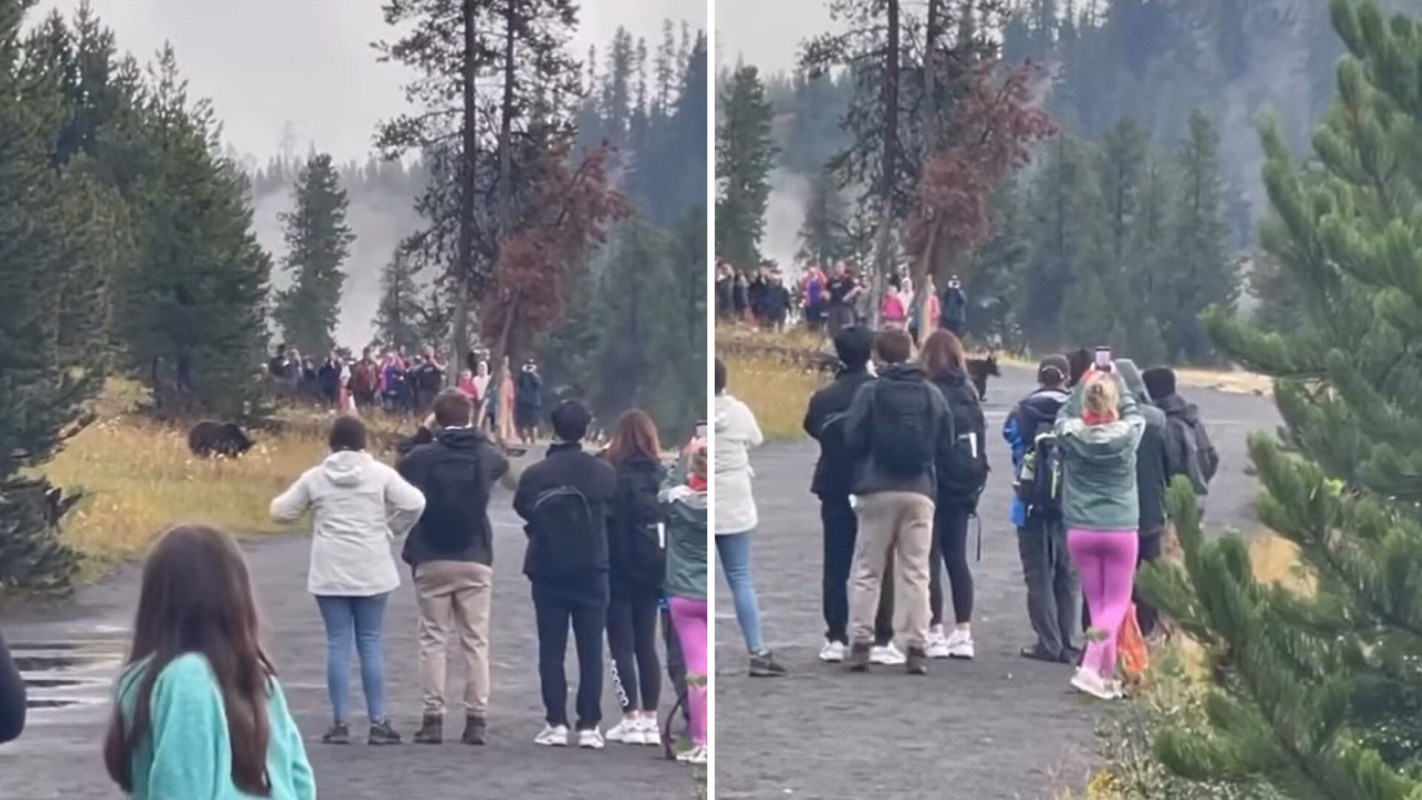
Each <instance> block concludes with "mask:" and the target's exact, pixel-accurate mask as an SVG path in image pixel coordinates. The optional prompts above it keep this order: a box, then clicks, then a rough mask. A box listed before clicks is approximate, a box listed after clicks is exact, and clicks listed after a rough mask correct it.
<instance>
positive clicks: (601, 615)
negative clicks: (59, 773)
mask: <svg viewBox="0 0 1422 800" xmlns="http://www.w3.org/2000/svg"><path fill="white" fill-rule="evenodd" d="M429 405H430V408H431V415H430V417H429V419H428V420H427V421H426V423H425V425H426V426H427V428H428V429H429V430H430V431H431V433H432V437H430V441H428V442H427V443H425V444H421V445H419V446H417V447H415V448H414V449H413V450H411V451H409V452H408V453H406V454H405V455H404V456H403V457H402V458H401V459H400V460H399V462H398V463H397V464H396V466H394V467H391V466H387V465H386V464H384V463H382V462H381V461H380V460H378V459H377V458H376V457H375V456H374V455H373V454H372V453H371V451H370V447H369V442H368V438H367V437H368V433H367V429H366V427H365V424H364V423H363V422H362V421H361V420H360V419H359V418H358V417H355V416H352V415H339V416H338V417H337V418H336V419H335V420H334V422H333V424H332V425H331V428H330V434H329V442H328V445H329V454H328V455H327V456H326V457H325V458H324V460H322V462H321V463H320V464H318V465H316V466H314V467H312V468H311V469H310V470H308V471H307V472H306V473H305V474H303V475H302V476H301V477H300V478H299V479H298V480H296V482H295V483H293V484H292V485H291V486H290V487H289V488H287V489H286V490H285V491H283V492H282V493H281V494H280V495H279V496H278V497H276V498H275V499H273V500H272V501H271V508H270V513H271V516H272V517H273V518H274V519H275V520H278V521H280V522H287V523H289V522H295V521H297V520H299V519H303V518H305V517H306V515H307V514H308V513H310V514H311V515H312V516H311V519H312V526H313V527H312V537H311V550H310V564H309V568H308V571H307V585H306V588H307V590H308V591H309V592H310V593H311V594H312V595H313V597H314V599H315V602H316V605H317V608H318V609H319V611H320V615H321V618H322V620H323V624H324V627H325V632H326V645H327V646H326V688H327V692H328V696H329V702H330V713H331V716H330V719H331V722H330V725H329V726H328V727H327V729H326V730H325V731H324V733H323V734H322V735H321V737H320V741H321V742H323V743H325V744H330V745H345V744H348V743H350V742H351V741H352V740H353V738H354V737H353V735H352V723H353V721H354V717H355V713H354V712H353V710H352V709H351V707H350V699H349V695H350V692H351V687H350V677H349V673H350V665H351V654H352V651H354V652H355V654H356V657H357V659H358V662H359V668H360V675H361V685H362V687H363V689H364V699H365V712H366V714H365V716H366V719H367V721H368V728H367V731H366V742H367V743H368V744H370V745H398V744H400V743H402V742H403V741H404V737H403V735H402V734H401V733H400V732H399V731H398V730H397V729H396V726H395V725H394V724H393V723H392V722H391V716H390V709H389V707H388V704H387V701H386V695H385V676H386V658H387V653H386V648H385V642H384V631H385V621H386V619H385V618H386V610H387V605H388V603H389V601H390V598H391V596H392V594H393V593H394V592H395V591H397V590H398V589H399V587H400V584H401V583H402V579H401V573H402V571H403V570H402V569H401V567H400V565H399V564H398V563H397V561H396V558H395V553H394V550H393V545H394V544H396V543H397V542H400V541H401V540H403V545H402V547H401V549H400V558H401V560H403V562H404V564H405V567H406V568H407V569H408V570H409V572H408V574H409V575H410V576H411V577H412V579H413V583H414V593H415V596H416V598H417V602H418V607H419V623H418V626H419V628H418V644H419V647H418V652H416V653H409V654H404V655H403V656H400V657H399V658H400V660H401V662H402V663H407V664H408V665H409V666H410V668H412V669H417V670H418V674H419V677H420V683H421V686H422V689H423V703H422V705H423V708H422V715H421V724H420V727H419V729H418V730H417V731H416V732H415V733H414V734H413V737H412V738H413V741H414V742H415V743H417V744H423V745H437V744H441V743H442V742H443V741H444V736H445V730H446V716H447V715H450V714H458V715H459V716H460V717H462V728H461V732H460V734H459V740H460V741H461V742H462V743H464V744H467V745H483V744H485V742H486V741H488V726H489V717H488V714H489V709H490V706H491V702H492V700H491V688H490V664H491V657H492V656H491V649H492V648H493V645H491V637H490V630H491V619H492V616H493V614H494V613H495V612H494V611H493V609H492V605H491V600H492V597H493V549H494V547H493V542H494V537H493V531H492V526H491V523H490V519H489V505H490V502H491V496H492V490H493V488H494V485H495V484H496V483H503V484H505V485H507V486H509V487H510V488H513V489H514V495H513V509H514V511H515V512H516V513H517V514H518V515H519V516H520V517H521V518H522V519H523V521H524V523H525V526H524V531H525V533H526V535H527V539H528V544H527V549H526V553H525V556H524V560H523V573H524V574H525V575H526V576H527V578H528V580H529V584H530V588H531V594H532V606H533V617H534V625H535V627H536V633H537V640H538V648H537V653H536V654H535V653H528V654H526V655H527V656H528V657H530V658H536V661H537V672H538V675H539V681H540V684H541V687H542V698H543V705H544V712H545V713H544V721H543V724H542V726H541V728H540V729H539V730H538V731H537V733H536V734H535V735H534V736H533V737H532V740H533V741H534V742H535V743H537V744H539V745H545V746H550V747H561V746H570V745H571V746H577V747H580V748H585V749H592V750H597V749H601V748H603V747H604V746H605V742H607V741H614V742H621V743H624V744H628V745H657V746H663V747H664V748H665V749H666V751H667V753H668V754H669V755H671V754H672V739H671V737H670V735H669V733H668V734H667V735H665V736H664V726H663V724H662V723H661V721H660V720H659V714H658V710H659V709H660V708H662V692H661V685H662V669H663V667H662V661H663V659H662V656H661V654H660V653H659V648H664V649H665V651H666V655H665V662H666V671H667V673H666V674H667V677H668V678H669V679H670V680H671V681H672V683H673V685H674V686H675V687H676V692H677V695H678V697H679V698H680V700H679V703H678V705H679V706H680V707H681V708H682V709H683V717H684V718H685V720H686V723H687V739H686V745H685V748H684V749H682V750H681V752H680V753H679V754H677V755H676V758H677V759H678V760H680V761H683V762H688V763H694V764H705V763H706V762H707V757H708V752H707V738H706V732H707V718H706V709H707V691H708V686H707V680H706V678H707V652H708V639H707V607H706V576H707V553H706V539H707V532H706V527H707V510H708V509H707V481H708V475H709V472H708V462H707V458H708V455H707V449H708V448H707V442H706V439H705V433H704V429H701V428H698V431H697V434H696V435H695V436H693V437H690V441H689V443H688V444H687V445H686V446H685V448H684V449H683V450H682V452H681V454H680V456H679V457H678V458H677V459H676V461H675V463H674V464H672V465H670V466H668V465H666V464H665V463H664V462H663V454H662V450H661V445H660V442H659V441H658V436H657V429H656V426H655V425H654V424H653V422H652V420H651V418H650V417H648V416H647V415H646V414H645V413H643V412H641V411H635V410H634V411H630V412H628V413H626V414H625V415H623V417H622V418H621V419H620V420H619V422H618V424H617V426H616V430H615V433H614V435H613V437H612V441H611V443H610V445H609V446H608V447H607V448H606V449H605V450H604V451H603V452H601V453H598V454H594V453H591V452H588V451H587V450H586V448H585V446H584V438H585V436H586V435H587V432H588V429H589V427H590V424H591V422H592V417H591V414H590V412H589V411H588V409H587V407H586V406H584V405H583V404H582V403H581V402H579V401H576V400H565V401H563V402H561V403H559V404H558V405H557V406H556V407H555V408H554V409H553V410H552V412H551V414H550V415H549V421H550V423H551V428H552V432H553V436H554V443H553V444H552V445H551V446H550V447H549V448H548V452H547V455H546V456H545V457H544V458H543V459H542V460H541V461H538V462H537V463H535V464H533V465H531V466H529V467H528V468H527V469H526V470H524V471H523V472H522V474H521V475H515V474H514V472H513V471H512V470H511V468H510V464H509V462H508V460H507V459H506V458H505V457H504V455H503V453H502V452H501V450H500V449H499V448H498V447H497V446H496V445H495V444H494V443H493V441H492V440H491V439H490V438H489V437H488V436H487V435H486V434H485V433H484V432H483V431H481V430H480V429H479V428H478V426H477V425H476V418H477V413H476V404H475V403H474V401H473V399H472V398H471V397H470V396H469V395H468V394H467V393H466V392H464V391H461V390H459V389H453V388H451V389H443V390H440V391H439V392H437V393H436V394H435V395H434V396H433V397H432V398H431V399H430V404H429ZM254 595H255V591H254V588H253V582H252V576H251V575H250V573H249V570H248V565H247V562H246V559H245V558H244V556H243V554H242V551H241V549H240V547H239V546H238V544H237V542H236V540H235V539H234V538H233V537H232V536H231V535H229V534H227V533H225V532H223V531H220V530H216V529H213V528H210V527H205V526H192V525H188V526H179V527H175V528H172V529H170V530H169V531H167V532H166V533H164V534H163V535H162V537H161V538H160V539H159V540H158V542H157V543H156V545H155V546H154V547H153V548H152V550H151V552H150V553H149V555H148V557H147V559H146V562H145V564H144V568H143V573H142V579H141V588H140V591H139V599H138V607H137V610H136V614H135V617H134V629H133V640H132V647H131V649H130V651H129V654H128V657H127V658H126V660H125V665H124V668H123V670H122V672H121V674H120V676H119V677H118V680H117V683H116V685H115V690H114V705H113V709H112V714H111V720H110V724H109V728H108V734H107V738H106V740H105V744H104V748H103V753H104V761H105V764H106V767H107V770H108V773H109V775H110V776H111V778H112V779H113V781H114V782H115V783H116V784H117V785H118V786H119V787H120V788H121V789H122V790H123V791H124V792H125V793H126V794H127V795H129V796H134V797H146V798H198V797H234V798H235V797H239V796H240V797H281V798H293V799H296V800H301V799H305V798H314V797H315V796H316V778H315V776H314V774H313V771H312V767H311V765H310V762H309V761H308V759H307V756H306V745H305V742H306V740H307V738H306V736H305V735H304V733H303V732H302V731H301V730H300V728H299V727H298V726H297V724H296V722H295V720H294V719H293V715H292V713H291V709H290V707H289V705H288V702H287V698H286V695H285V694H284V692H283V689H282V685H281V682H280V681H279V680H278V679H277V670H276V668H275V666H274V662H273V660H272V658H271V657H270V654H269V653H270V651H269V650H268V649H267V648H266V647H265V645H264V643H263V638H264V637H263V631H262V630H261V627H260V625H259V619H258V613H257V602H256V599H255V596H254ZM659 627H660V628H661V629H662V630H663V636H662V637H659V636H658V628H659ZM570 629H571V631H572V636H573V640H574V648H575V650H576V653H577V659H578V673H579V675H578V688H577V693H576V699H575V702H574V716H570V715H569V713H568V708H567V704H568V697H567V693H568V684H567V679H566V676H565V674H564V659H565V655H566V650H567V645H568V635H569V630H570ZM604 637H606V641H607V644H608V647H609V648H610V650H611V653H612V659H613V665H614V666H613V670H612V678H613V683H614V686H615V689H616V696H617V697H618V699H619V702H620V705H621V719H620V720H619V721H618V722H617V723H616V724H615V725H614V726H613V727H611V728H610V729H609V730H607V731H606V733H604V732H603V731H602V728H601V723H602V720H603V711H602V693H603V688H604V679H603V678H604V667H603V658H604V656H603V652H604V651H603V641H604ZM451 649H452V650H455V651H456V652H457V653H458V654H459V656H460V658H461V659H462V661H463V662H464V666H465V674H466V676H467V677H466V684H465V686H464V688H463V692H462V695H461V701H462V702H459V703H458V704H453V703H451V702H449V701H448V700H447V697H448V695H447V682H446V674H445V659H446V651H447V650H451ZM506 658H507V656H506ZM515 658H517V656H515ZM406 659H408V662H407V661H406ZM25 702H26V698H25V687H24V682H23V680H22V679H21V678H20V675H19V673H18V671H17V670H16V669H15V664H14V661H13V659H12V658H11V657H10V654H9V652H8V650H7V649H6V648H5V646H4V643H3V640H0V741H5V740H9V739H13V738H15V737H17V736H19V735H20V733H21V730H22V728H23V726H24V721H25V720H24V717H25ZM451 705H453V706H454V708H457V709H458V710H457V711H455V710H454V708H451ZM671 721H673V719H672V718H671V717H670V716H669V717H668V722H671ZM666 727H667V728H669V727H670V725H667V726H666ZM492 768H493V769H497V766H494V767H492Z"/></svg>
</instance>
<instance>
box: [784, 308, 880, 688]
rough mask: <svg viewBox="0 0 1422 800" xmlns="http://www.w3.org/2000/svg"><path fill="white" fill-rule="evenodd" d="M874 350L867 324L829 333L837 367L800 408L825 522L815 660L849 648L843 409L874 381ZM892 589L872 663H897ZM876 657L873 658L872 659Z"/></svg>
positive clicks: (849, 512)
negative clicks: (821, 625) (814, 454)
mask: <svg viewBox="0 0 1422 800" xmlns="http://www.w3.org/2000/svg"><path fill="white" fill-rule="evenodd" d="M873 348H874V334H873V332H872V331H870V330H869V329H868V328H864V327H860V326H858V325H852V326H849V327H846V328H842V329H840V331H839V332H838V333H836V334H835V336H834V350H835V354H836V355H837V356H838V357H839V363H840V365H841V369H840V371H839V373H838V374H837V375H835V377H834V381H833V382H832V383H830V385H828V386H826V387H824V388H823V389H820V390H819V391H817V392H815V394H814V396H812V397H811V398H810V404H809V406H808V407H807V408H806V409H805V422H804V427H805V433H807V434H809V435H810V438H812V439H814V440H815V441H817V442H819V443H820V460H819V461H818V462H816V463H815V477H814V480H813V481H812V482H811V484H810V491H811V492H812V493H813V494H814V495H815V496H817V497H819V498H820V522H821V523H822V524H823V525H824V562H823V567H822V575H823V589H822V598H823V608H824V617H825V644H824V647H822V648H821V649H820V660H821V661H831V662H839V661H843V660H844V655H845V651H846V650H847V649H848V647H849V586H848V582H849V567H850V565H851V564H852V563H853V562H854V540H855V538H856V537H857V536H858V532H859V521H858V519H857V518H856V517H855V516H854V507H853V506H851V505H850V504H849V485H850V481H851V479H852V472H853V467H854V464H853V463H852V462H851V461H850V459H849V455H848V454H847V453H845V452H844V425H843V423H844V412H846V411H848V410H849V404H850V402H851V401H852V400H854V393H855V392H857V391H858V390H859V387H860V386H863V385H864V384H866V383H869V382H870V381H873V380H874V376H873V375H871V374H869V355H870V351H871V350H873ZM893 602H894V593H893V591H892V588H891V586H889V585H886V586H885V587H884V590H883V591H882V592H881V593H880V595H879V610H878V613H877V615H876V617H875V619H874V649H873V651H872V652H871V659H872V660H874V661H875V662H876V663H902V659H901V658H900V657H899V654H898V651H897V650H894V649H893V647H894V626H893V613H894V606H893ZM875 656H877V658H876V657H875Z"/></svg>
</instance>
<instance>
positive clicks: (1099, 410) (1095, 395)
mask: <svg viewBox="0 0 1422 800" xmlns="http://www.w3.org/2000/svg"><path fill="white" fill-rule="evenodd" d="M1120 403H1121V390H1120V389H1118V388H1117V387H1116V379H1115V378H1114V377H1113V376H1111V375H1109V374H1105V373H1098V374H1096V375H1092V376H1091V379H1090V380H1089V381H1087V383H1086V410H1087V411H1088V412H1089V413H1091V414H1094V415H1096V416H1098V417H1101V418H1103V419H1112V420H1114V419H1116V415H1117V407H1118V406H1119V405H1120Z"/></svg>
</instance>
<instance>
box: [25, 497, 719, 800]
mask: <svg viewBox="0 0 1422 800" xmlns="http://www.w3.org/2000/svg"><path fill="white" fill-rule="evenodd" d="M510 499H511V496H510V495H509V494H508V493H507V492H505V491H503V490H497V491H496V493H495V495H494V505H495V508H496V510H495V513H494V524H495V553H496V565H495V566H496V573H495V581H494V606H493V632H492V641H493V644H492V647H493V653H492V655H493V660H494V664H493V681H494V687H493V702H492V705H493V708H492V709H491V713H490V720H489V736H490V742H489V744H488V745H487V746H485V747H482V748H472V747H467V746H464V745H460V744H458V743H457V741H458V736H459V725H460V724H461V723H462V721H460V722H455V721H454V720H452V719H451V720H447V721H446V725H447V727H446V734H445V735H446V744H445V745H444V746H443V747H425V746H418V747H417V746H415V745H405V746H403V747H394V748H370V747H366V746H364V745H354V746H350V747H334V748H333V747H326V746H323V745H321V744H320V743H319V737H320V734H321V732H322V731H323V730H324V729H325V726H326V725H327V724H328V721H329V711H328V705H327V700H326V690H325V663H324V658H325V649H324V648H325V643H324V642H325V640H324V634H323V632H322V628H321V622H320V617H319V615H318V614H317V611H316V604H315V603H314V602H313V601H312V600H311V598H310V596H308V595H307V594H306V591H305V588H306V565H307V560H308V559H307V550H308V547H309V544H308V540H307V539H306V538H305V537H291V538H284V539H278V540H272V541H268V542H265V543H260V544H254V545H253V546H252V547H250V548H249V558H250V563H251V566H252V573H253V575H254V576H255V579H256V582H257V584H258V592H259V595H260V600H261V603H262V605H263V608H264V611H265V614H266V618H267V622H266V638H267V642H268V644H269V646H270V647H271V648H272V650H273V655H274V657H275V659H276V661H277V667H278V669H279V670H280V673H281V677H282V682H283V685H284V687H285V689H286V692H287V696H288V698H289V699H290V701H291V703H292V706H293V708H294V711H295V713H296V717H297V722H298V723H299V724H300V726H301V729H302V731H304V732H305V733H306V736H307V742H308V744H307V748H308V752H309V754H310V757H311V761H312V764H313V765H314V767H315V771H316V777H317V783H318V788H319V790H320V794H321V796H322V797H326V798H338V799H339V800H364V799H365V798H371V800H389V799H390V798H409V800H445V798H471V797H479V798H490V799H491V800H516V798H522V797H529V798H537V797H576V798H579V799H580V800H599V799H600V798H609V799H611V798H617V800H621V798H625V797H636V798H648V799H649V800H662V799H663V798H665V799H666V800H684V799H685V798H689V797H691V796H692V773H691V771H690V769H689V768H687V767H684V766H682V765H678V764H675V763H673V762H668V761H665V760H663V759H662V758H661V749H660V748H655V747H634V746H627V745H618V744H611V743H609V745H608V747H607V749H606V750H604V751H602V752H593V751H584V750H578V749H575V748H573V749H552V748H544V747H539V746H537V745H535V744H533V736H534V734H535V733H537V731H538V729H539V727H540V726H541V725H542V716H543V711H542V704H541V702H540V699H539V692H538V675H537V671H536V663H537V662H536V641H537V640H536V636H535V634H534V626H533V609H532V604H531V601H530V600H529V596H528V583H527V581H526V579H525V578H524V577H523V575H522V574H521V573H520V571H519V570H520V567H521V565H522V563H523V538H524V537H523V533H522V528H521V526H520V525H519V524H518V522H517V520H516V518H515V517H514V515H513V512H512V511H511V510H510V509H509V501H510ZM137 590H138V585H137V574H136V572H135V570H133V569H128V570H125V571H123V572H122V573H120V574H119V575H116V576H115V577H113V578H112V579H110V580H108V581H106V582H104V583H103V584H100V585H98V586H95V587H92V588H90V589H87V590H85V591H83V592H81V593H80V595H79V597H78V598H77V602H75V603H72V604H67V605H65V606H64V607H63V608H59V609H55V610H52V611H48V612H32V613H21V614H19V615H18V618H16V615H10V617H11V618H10V619H7V620H6V621H5V634H6V638H7V639H9V640H10V641H11V642H12V643H14V644H16V645H19V646H20V647H21V653H20V655H21V656H22V658H24V659H25V661H23V662H22V668H33V670H34V671H32V672H31V673H30V675H29V676H28V677H32V678H34V679H36V680H37V681H38V683H39V685H37V686H36V688H35V689H34V692H35V694H36V695H37V696H38V697H39V698H40V699H41V700H43V701H45V702H48V703H55V704H59V703H70V702H73V704H72V705H64V706H61V707H54V708H41V709H36V710H34V711H33V712H32V719H31V722H30V727H29V728H28V730H27V731H26V734H25V736H24V737H22V738H21V739H20V740H19V741H18V742H16V743H14V744H13V745H7V746H5V747H0V798H4V799H5V800H61V799H62V800H79V798H83V800H90V799H91V798H105V797H116V796H118V793H117V791H116V790H115V789H114V787H113V786H112V785H111V784H110V783H109V781H108V779H107V777H106V776H105V774H104V771H103V765H102V761H101V758H100V755H99V748H100V746H101V743H102V739H103V731H104V725H105V721H106V714H107V711H108V709H107V707H106V706H105V705H104V704H103V703H104V699H105V694H106V692H107V691H108V686H109V681H110V680H111V678H112V676H113V674H114V663H115V662H114V659H116V658H117V656H118V654H119V650H120V648H121V647H122V646H123V644H122V641H123V637H124V636H125V633H126V630H127V628H128V626H129V625H130V624H131V620H130V619H129V615H130V614H131V613H132V611H133V609H134V608H135V607H136V603H137ZM416 618H417V615H416V611H415V602H414V594H413V589H412V588H411V587H410V585H409V582H408V580H407V581H406V584H405V585H404V586H402V587H401V588H400V589H399V590H398V591H397V592H396V594H395V596H394V598H393V600H392V603H391V606H390V612H389V617H388V619H387V624H386V629H387V632H386V635H387V643H386V670H387V673H388V676H387V680H388V684H389V685H388V687H387V690H386V691H387V695H388V702H389V705H390V708H391V711H392V715H393V717H394V721H395V724H396V726H397V728H398V729H399V730H400V731H401V732H403V733H404V734H405V735H406V737H407V740H408V737H409V735H410V734H411V733H413V731H414V729H415V727H416V726H417V725H418V721H419V715H420V693H419V687H418V681H419V677H418V670H417V667H416V660H415V659H416V655H415V654H416V652H417V650H416V646H415V621H416ZM66 643H69V644H73V643H81V644H80V646H79V647H78V649H74V650H57V649H56V648H55V646H54V645H56V644H58V645H63V644H66ZM570 644H571V642H570ZM569 649H570V650H571V647H570V648H569ZM73 661H77V662H80V664H81V666H79V667H78V668H67V669H63V670H58V671H53V670H51V671H43V670H42V668H43V667H46V666H53V665H57V664H60V663H61V662H73ZM83 665H87V666H83ZM568 676H569V682H570V695H569V707H570V709H571V700H572V692H575V691H576V680H577V671H576V669H575V666H574V662H573V661H572V659H571V657H570V660H569V664H568ZM450 680H451V688H452V691H451V696H452V697H455V698H457V697H458V696H459V689H458V687H459V686H462V683H460V682H459V681H462V672H461V671H460V669H459V666H458V665H457V663H455V662H451V667H450ZM668 687H669V684H668ZM669 695H670V689H669V688H668V689H667V691H665V692H664V696H666V697H668V700H667V704H668V705H669ZM75 701H77V702H75ZM352 707H353V709H357V710H358V712H359V713H360V714H361V715H363V712H364V700H363V699H362V696H361V694H360V692H359V680H358V679H356V678H355V677H354V676H353V696H352ZM603 714H604V717H605V721H604V728H606V726H607V725H610V724H613V723H615V722H616V719H617V717H618V712H617V704H616V701H615V700H614V699H613V697H612V693H611V690H610V688H609V689H608V691H607V692H606V694H605V695H604V700H603ZM354 727H355V730H353V733H355V734H357V736H358V737H361V740H363V736H364V721H363V720H358V721H357V723H356V725H355V726H354ZM451 736H453V737H454V742H453V743H451V742H450V740H449V737H451ZM313 740H315V741H313Z"/></svg>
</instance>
